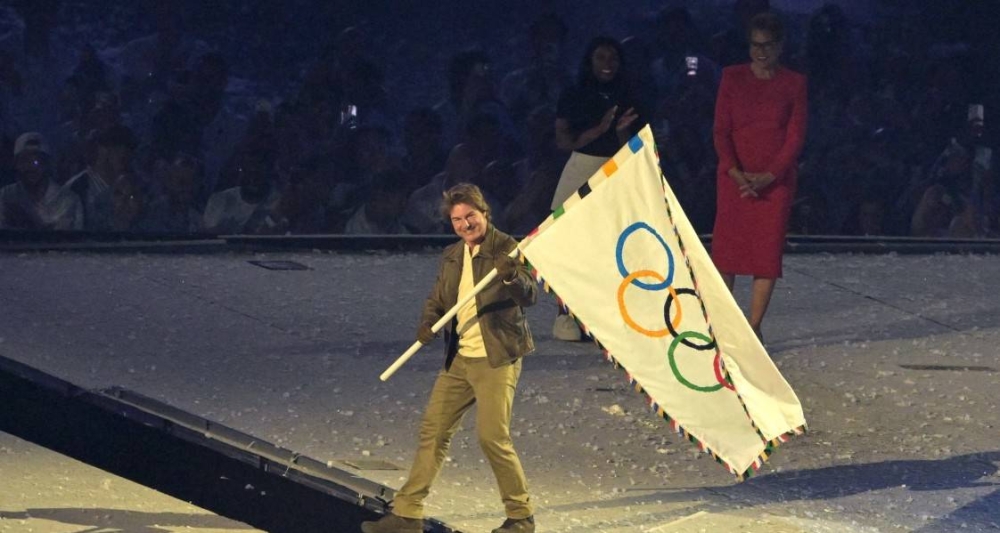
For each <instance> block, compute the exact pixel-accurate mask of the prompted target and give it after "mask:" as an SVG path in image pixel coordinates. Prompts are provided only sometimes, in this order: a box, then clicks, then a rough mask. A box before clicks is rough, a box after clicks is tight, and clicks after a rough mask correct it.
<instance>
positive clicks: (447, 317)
mask: <svg viewBox="0 0 1000 533" xmlns="http://www.w3.org/2000/svg"><path fill="white" fill-rule="evenodd" d="M517 253H518V249H517V248H514V249H513V250H511V252H510V253H509V254H507V256H508V257H517ZM496 277H497V269H495V268H494V269H493V270H490V273H489V274H486V277H484V278H483V279H481V280H480V281H479V283H477V284H476V286H475V287H473V288H472V290H471V291H469V294H466V295H465V298H462V299H461V301H459V302H458V303H456V304H455V305H454V306H453V307H452V308H451V309H450V310H448V312H447V313H445V314H444V316H442V317H441V318H440V319H438V321H437V322H435V323H434V325H433V326H431V331H433V332H434V333H437V332H438V331H441V328H443V327H444V325H445V324H447V323H448V322H451V319H452V318H454V316H455V315H456V314H457V313H458V310H459V309H461V308H462V307H463V306H465V304H467V303H469V301H470V300H472V299H473V298H475V297H476V295H477V294H479V293H480V292H482V290H483V289H485V288H486V286H487V285H489V284H490V282H491V281H493V279H494V278H496ZM423 345H424V343H422V342H420V341H416V342H414V343H413V344H412V345H410V348H409V349H408V350H406V351H405V352H403V355H400V356H399V357H398V358H397V359H396V362H395V363H393V364H392V365H391V366H390V367H389V368H387V369H385V372H382V375H380V376H379V377H378V378H379V379H381V380H382V381H385V380H387V379H389V378H390V377H392V375H393V374H395V373H396V371H397V370H399V367H401V366H403V364H404V363H406V362H407V361H408V360H409V359H410V358H411V357H413V354H415V353H417V350H419V349H420V348H421V347H423Z"/></svg>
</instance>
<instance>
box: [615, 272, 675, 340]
mask: <svg viewBox="0 0 1000 533" xmlns="http://www.w3.org/2000/svg"><path fill="white" fill-rule="evenodd" d="M643 276H645V277H650V278H653V279H656V280H657V281H659V282H661V283H662V282H663V281H664V278H663V276H662V275H660V274H659V273H658V272H656V271H655V270H637V271H635V272H632V273H631V274H629V275H628V276H627V277H626V278H625V279H624V280H622V284H621V285H619V286H618V311H619V312H620V313H621V315H622V318H624V319H625V323H626V324H628V326H629V327H630V328H632V329H634V330H636V331H638V332H639V333H642V334H643V335H645V336H647V337H653V338H659V337H666V336H667V335H669V334H670V329H669V328H663V329H658V330H655V331H653V330H649V329H646V328H644V327H642V326H640V325H639V324H637V323H636V322H635V320H632V316H631V315H629V314H628V309H627V308H626V307H625V289H627V288H628V286H629V285H631V284H632V282H633V281H635V279H636V278H639V277H643ZM667 290H668V291H670V295H671V296H673V297H674V301H675V302H677V314H676V315H674V318H673V319H672V320H671V321H670V324H671V325H672V326H673V327H674V329H677V328H678V327H680V324H681V319H682V317H683V314H682V313H681V306H680V299H679V298H678V297H677V291H675V290H674V287H673V285H671V286H669V287H667Z"/></svg>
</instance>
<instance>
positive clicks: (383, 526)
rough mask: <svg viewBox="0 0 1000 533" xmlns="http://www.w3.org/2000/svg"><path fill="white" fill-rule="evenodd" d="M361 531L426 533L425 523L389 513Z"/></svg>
mask: <svg viewBox="0 0 1000 533" xmlns="http://www.w3.org/2000/svg"><path fill="white" fill-rule="evenodd" d="M361 531H362V533H424V521H423V520H421V519H418V518H404V517H402V516H399V515H395V514H392V513H389V514H387V515H385V516H383V517H382V518H380V519H379V520H377V521H375V522H361ZM532 531H534V530H532Z"/></svg>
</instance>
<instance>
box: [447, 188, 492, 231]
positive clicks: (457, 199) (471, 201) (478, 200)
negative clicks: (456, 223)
mask: <svg viewBox="0 0 1000 533" xmlns="http://www.w3.org/2000/svg"><path fill="white" fill-rule="evenodd" d="M441 196H442V198H441V216H442V217H444V219H445V221H446V222H449V223H450V222H451V209H452V208H453V207H455V206H456V205H458V204H466V205H470V206H472V207H474V208H475V209H476V210H478V211H480V212H482V213H483V216H485V217H486V220H487V221H488V220H489V219H490V206H489V204H487V203H486V198H485V197H484V196H483V191H481V190H479V187H476V186H475V185H473V184H471V183H459V184H458V185H455V186H453V187H451V188H450V189H448V190H447V191H444V193H443V194H442V195H441Z"/></svg>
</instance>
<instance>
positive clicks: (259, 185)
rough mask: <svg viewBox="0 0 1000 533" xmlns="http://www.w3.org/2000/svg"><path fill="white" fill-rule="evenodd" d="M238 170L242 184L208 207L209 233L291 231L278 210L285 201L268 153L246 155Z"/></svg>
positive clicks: (217, 195) (220, 194)
mask: <svg viewBox="0 0 1000 533" xmlns="http://www.w3.org/2000/svg"><path fill="white" fill-rule="evenodd" d="M236 171H237V172H238V173H239V175H240V185H239V186H237V187H232V188H230V189H226V190H224V191H222V192H217V193H215V194H213V195H212V196H211V198H209V200H208V205H206V206H205V217H204V220H205V230H206V231H208V232H210V233H224V234H273V233H284V232H285V231H286V230H287V229H288V219H286V218H285V217H284V216H282V215H281V214H280V213H279V211H278V206H279V204H280V201H281V195H280V194H279V191H278V187H277V186H276V184H275V176H274V164H273V160H272V158H270V157H268V156H267V155H266V154H258V153H243V154H241V157H240V159H239V163H238V164H237V167H236Z"/></svg>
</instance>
